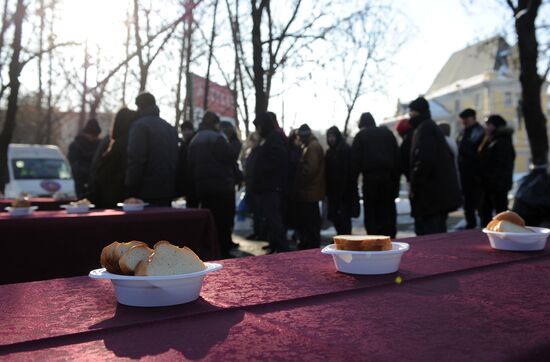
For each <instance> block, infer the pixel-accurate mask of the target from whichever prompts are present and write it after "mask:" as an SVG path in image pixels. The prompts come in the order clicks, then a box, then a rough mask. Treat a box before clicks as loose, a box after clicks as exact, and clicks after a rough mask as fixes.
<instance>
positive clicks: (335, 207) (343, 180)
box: [325, 126, 359, 235]
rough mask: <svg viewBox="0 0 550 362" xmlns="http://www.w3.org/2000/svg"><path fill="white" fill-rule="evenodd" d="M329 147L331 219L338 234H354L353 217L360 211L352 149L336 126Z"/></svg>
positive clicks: (328, 192) (327, 159)
mask: <svg viewBox="0 0 550 362" xmlns="http://www.w3.org/2000/svg"><path fill="white" fill-rule="evenodd" d="M327 144H328V146H329V149H328V150H327V152H326V154H325V173H326V179H327V180H326V185H327V200H328V215H327V217H328V219H329V220H330V221H332V223H333V224H334V228H335V229H336V232H337V233H338V235H350V234H351V218H352V216H356V214H357V213H358V212H359V196H358V194H357V179H354V177H353V171H352V167H351V147H350V146H349V145H348V144H347V143H346V140H345V139H344V137H343V136H342V133H340V130H339V129H338V127H336V126H333V127H331V128H329V129H328V130H327Z"/></svg>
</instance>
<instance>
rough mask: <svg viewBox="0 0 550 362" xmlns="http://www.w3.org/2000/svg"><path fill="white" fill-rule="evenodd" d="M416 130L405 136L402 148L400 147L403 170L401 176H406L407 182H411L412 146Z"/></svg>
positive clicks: (400, 160)
mask: <svg viewBox="0 0 550 362" xmlns="http://www.w3.org/2000/svg"><path fill="white" fill-rule="evenodd" d="M413 132H414V130H410V131H409V132H407V133H405V134H404V135H403V141H401V146H399V155H400V157H399V166H400V168H401V174H402V175H403V176H405V178H406V179H407V182H408V181H409V172H410V168H409V162H410V159H411V144H412V135H413Z"/></svg>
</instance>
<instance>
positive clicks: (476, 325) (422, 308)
mask: <svg viewBox="0 0 550 362" xmlns="http://www.w3.org/2000/svg"><path fill="white" fill-rule="evenodd" d="M405 241H408V242H409V243H410V244H411V250H410V251H409V252H408V253H406V254H405V255H404V257H403V261H402V264H401V269H400V271H399V272H398V273H394V274H390V275H383V276H353V275H346V274H342V273H338V272H336V271H335V269H334V266H333V263H332V258H331V257H330V256H326V255H322V254H321V253H320V252H319V250H310V251H302V252H293V253H286V254H278V255H271V256H264V257H251V258H245V259H238V260H224V261H223V262H222V263H223V264H224V269H222V270H221V271H219V272H216V273H215V274H211V275H209V276H208V277H207V278H206V280H205V285H204V287H203V290H202V292H201V298H200V299H199V300H197V301H196V302H193V303H190V304H186V305H181V306H175V307H168V308H132V307H125V306H122V305H118V304H117V303H116V299H115V297H114V292H113V290H112V286H111V285H110V282H108V281H97V280H89V279H87V278H84V277H81V278H68V279H56V280H49V281H44V282H33V283H21V284H11V285H4V286H0V310H2V314H1V316H0V323H1V325H2V328H1V329H0V358H2V357H4V358H9V359H21V360H45V359H69V360H74V359H82V358H84V359H86V358H87V359H103V360H108V359H112V358H115V357H127V358H152V359H161V360H177V359H207V360H250V359H257V360H321V359H322V360H347V361H349V360H376V361H385V360H388V361H395V360H418V361H435V360H445V361H464V360H468V361H500V360H529V361H536V360H548V356H550V333H548V331H549V330H550V306H549V304H548V301H549V300H550V288H548V279H549V277H550V250H549V248H548V247H547V249H546V250H544V251H541V252H528V253H520V252H504V251H497V250H493V249H491V248H490V247H489V244H488V241H487V240H486V237H485V236H484V235H483V234H482V233H481V232H479V231H467V232H460V233H454V234H444V235H435V236H430V237H422V238H412V239H408V240H405ZM397 276H400V277H401V278H402V280H403V281H402V282H401V283H400V284H398V283H396V277H397Z"/></svg>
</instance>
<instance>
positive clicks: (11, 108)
mask: <svg viewBox="0 0 550 362" xmlns="http://www.w3.org/2000/svg"><path fill="white" fill-rule="evenodd" d="M25 11H26V6H25V4H24V3H23V0H17V8H16V10H15V14H14V15H13V22H14V26H15V29H14V32H13V42H12V46H11V48H12V54H11V61H10V67H9V78H10V95H9V97H8V106H7V109H6V119H5V121H4V128H3V129H2V133H1V134H0V191H2V192H4V189H5V186H6V183H8V182H9V173H8V147H9V144H10V142H11V139H12V136H13V131H14V130H15V124H16V117H17V100H18V96H19V86H20V85H21V83H20V82H19V75H20V74H21V62H20V59H19V56H20V54H21V38H22V32H23V19H24V18H25Z"/></svg>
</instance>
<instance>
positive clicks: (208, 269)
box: [88, 262, 223, 281]
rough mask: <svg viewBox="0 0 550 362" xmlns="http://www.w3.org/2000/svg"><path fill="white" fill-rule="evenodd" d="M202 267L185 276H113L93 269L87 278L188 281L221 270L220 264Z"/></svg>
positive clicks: (102, 269) (105, 271) (104, 271)
mask: <svg viewBox="0 0 550 362" xmlns="http://www.w3.org/2000/svg"><path fill="white" fill-rule="evenodd" d="M204 265H205V266H206V268H205V269H204V270H201V271H198V272H194V273H187V274H176V275H159V276H135V275H122V274H113V273H109V272H108V271H107V269H105V268H99V269H94V270H92V271H90V273H89V274H88V276H89V277H90V278H92V279H109V280H134V281H152V280H178V279H189V278H194V277H198V276H202V275H206V274H208V273H211V272H215V271H217V270H220V269H222V268H223V265H222V264H220V263H211V262H205V263H204Z"/></svg>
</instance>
